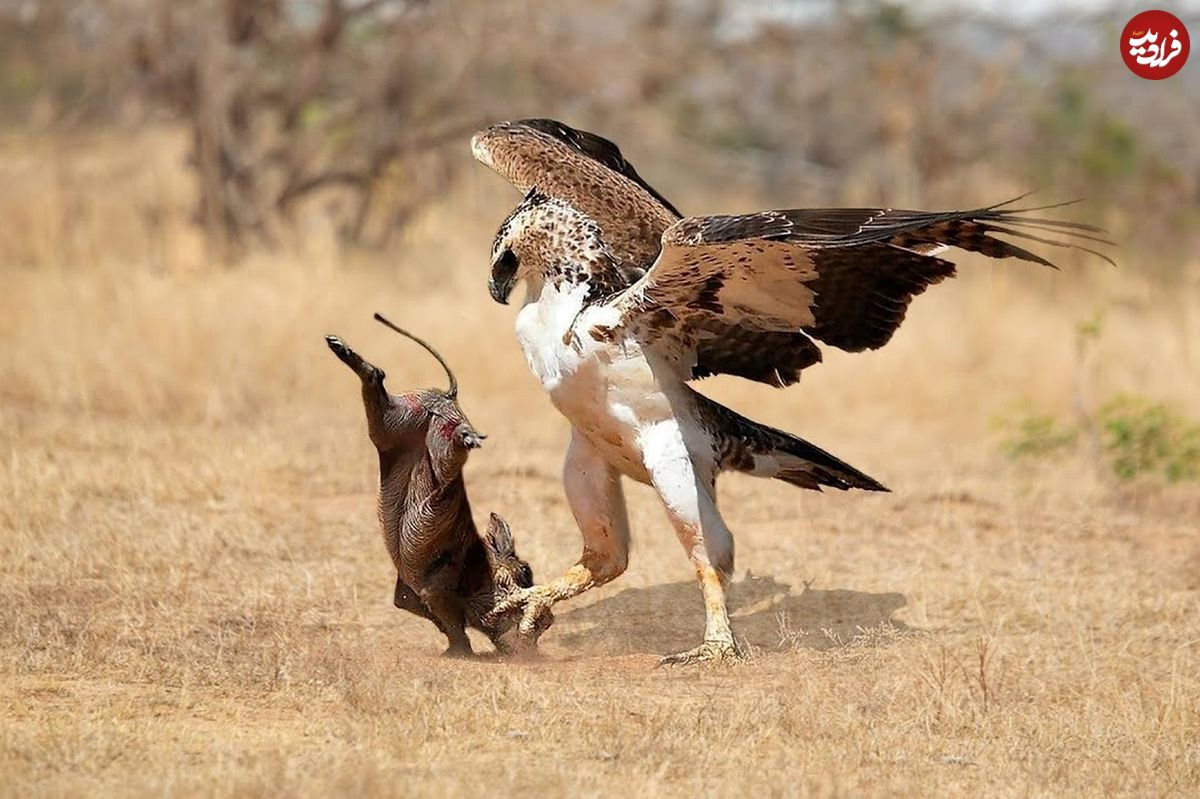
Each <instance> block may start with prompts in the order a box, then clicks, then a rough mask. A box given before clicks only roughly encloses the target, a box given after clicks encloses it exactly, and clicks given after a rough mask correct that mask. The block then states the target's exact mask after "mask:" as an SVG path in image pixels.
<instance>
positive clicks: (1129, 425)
mask: <svg viewBox="0 0 1200 799" xmlns="http://www.w3.org/2000/svg"><path fill="white" fill-rule="evenodd" d="M1099 423H1100V428H1101V430H1103V433H1104V452H1105V456H1106V458H1107V460H1108V461H1109V463H1110V464H1111V466H1112V470H1113V473H1114V474H1115V475H1116V476H1117V477H1119V478H1120V479H1122V480H1130V479H1132V478H1134V477H1138V476H1140V475H1144V474H1158V475H1161V476H1163V477H1165V478H1166V479H1167V480H1168V481H1170V482H1176V481H1178V480H1194V479H1197V478H1200V425H1197V424H1195V423H1194V422H1192V421H1191V420H1189V419H1187V418H1186V417H1184V416H1183V415H1182V414H1180V413H1179V412H1178V411H1176V410H1174V409H1173V408H1171V407H1170V406H1168V405H1166V404H1164V403H1161V402H1154V401H1152V400H1149V399H1147V398H1145V397H1138V396H1133V395H1121V396H1118V397H1116V398H1115V399H1113V400H1110V401H1109V402H1107V403H1106V404H1105V405H1104V406H1103V407H1102V408H1101V409H1100V414H1099Z"/></svg>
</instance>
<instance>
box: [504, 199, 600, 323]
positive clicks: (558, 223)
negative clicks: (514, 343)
mask: <svg viewBox="0 0 1200 799" xmlns="http://www.w3.org/2000/svg"><path fill="white" fill-rule="evenodd" d="M607 257H608V256H607V250H606V249H605V247H604V243H603V241H602V240H601V238H600V229H599V227H598V226H597V225H596V223H595V222H594V221H593V220H592V219H590V218H588V217H587V216H585V215H584V214H582V213H580V212H579V211H577V210H576V209H575V208H574V207H572V206H571V205H570V204H569V203H567V202H566V201H564V200H561V199H558V198H550V197H547V196H546V195H544V194H541V193H540V192H539V191H538V190H537V188H536V187H535V188H533V189H530V190H529V193H528V194H526V195H525V199H524V200H522V201H521V204H520V205H518V206H517V207H516V209H515V210H514V211H513V212H512V213H511V214H509V216H508V218H507V219H505V220H504V224H502V225H500V229H499V230H498V231H496V237H495V239H493V241H492V269H491V274H490V275H489V277H488V291H489V292H490V293H491V295H492V299H494V300H495V301H496V302H498V303H501V304H507V303H508V298H509V296H510V295H511V294H512V292H513V289H515V288H516V286H517V284H518V283H520V282H521V281H523V280H524V281H526V282H528V284H529V288H530V289H531V291H533V292H534V293H535V294H536V292H537V291H539V290H540V287H541V285H542V283H543V282H544V281H545V280H547V279H559V278H566V279H570V280H572V281H574V282H578V281H579V280H586V279H587V277H588V275H589V274H590V273H591V272H592V271H593V270H594V269H595V266H596V265H597V264H599V263H602V262H604V261H605V259H606V258H607Z"/></svg>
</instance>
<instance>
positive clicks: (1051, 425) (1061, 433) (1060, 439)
mask: <svg viewBox="0 0 1200 799" xmlns="http://www.w3.org/2000/svg"><path fill="white" fill-rule="evenodd" d="M996 426H997V427H998V428H999V429H1000V430H1001V431H1002V432H1003V434H1004V438H1003V440H1002V441H1001V444H1000V446H1001V449H1003V450H1004V453H1005V454H1006V455H1008V456H1009V457H1010V458H1014V459H1019V458H1044V457H1048V456H1050V455H1054V454H1056V453H1059V452H1061V451H1063V450H1065V449H1068V448H1070V447H1072V446H1074V445H1075V441H1076V440H1077V439H1078V438H1079V431H1078V430H1076V429H1075V428H1074V427H1072V426H1071V425H1067V424H1060V423H1059V422H1058V421H1057V420H1056V419H1055V418H1054V417H1053V416H1050V415H1048V414H1039V413H1035V412H1034V411H1033V410H1032V409H1031V408H1030V407H1029V406H1028V405H1022V406H1019V407H1018V408H1017V409H1016V410H1015V411H1014V412H1013V414H1012V415H1010V416H1005V417H1000V418H999V419H997V420H996Z"/></svg>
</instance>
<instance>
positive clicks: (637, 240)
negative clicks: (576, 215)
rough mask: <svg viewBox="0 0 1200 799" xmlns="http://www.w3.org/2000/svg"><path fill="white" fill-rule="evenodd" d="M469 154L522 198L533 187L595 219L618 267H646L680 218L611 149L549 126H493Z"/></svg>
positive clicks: (537, 122) (591, 137)
mask: <svg viewBox="0 0 1200 799" xmlns="http://www.w3.org/2000/svg"><path fill="white" fill-rule="evenodd" d="M471 152H472V153H473V154H474V156H475V158H476V160H478V161H480V162H481V163H483V164H485V165H487V166H489V167H491V168H492V169H494V170H496V172H498V173H500V174H501V175H502V176H504V177H505V178H507V179H508V180H509V182H511V183H512V184H513V185H514V186H516V187H517V188H518V189H520V190H521V191H523V192H526V191H529V190H530V189H535V188H536V189H537V190H538V191H539V192H540V193H542V194H544V195H546V196H548V197H554V198H557V199H561V200H565V201H566V202H569V203H570V204H571V205H572V206H573V207H574V208H575V209H577V210H578V211H580V212H581V213H583V214H586V215H587V216H589V217H591V218H592V219H593V220H595V222H596V223H597V224H598V225H599V226H600V230H601V232H602V235H603V237H604V241H605V244H606V245H607V246H608V247H609V249H610V250H611V252H612V254H613V256H614V257H615V258H616V259H617V261H618V262H620V263H621V264H622V265H623V266H624V267H629V268H637V269H643V270H644V269H646V268H647V267H648V266H649V265H650V264H651V263H653V261H654V258H655V257H656V256H657V255H658V249H659V246H660V239H661V237H662V234H663V231H665V230H666V229H667V228H668V227H670V226H671V225H672V224H674V223H675V222H676V221H677V220H678V219H679V218H680V213H679V211H677V210H676V209H675V206H673V205H671V203H670V202H668V201H667V200H666V198H664V197H663V196H662V194H660V193H659V192H658V191H656V190H655V189H654V188H653V187H652V186H651V185H650V184H649V183H647V182H646V181H645V180H643V179H642V176H641V175H639V174H638V173H637V170H636V169H634V168H633V165H632V164H630V163H629V162H628V161H626V160H625V157H624V156H623V155H622V154H621V150H620V148H618V147H617V145H615V144H613V143H612V142H611V141H609V140H608V139H605V138H603V137H601V136H597V135H596V134H594V133H588V132H587V131H583V130H576V129H575V128H572V127H570V126H569V125H565V124H563V123H561V122H556V121H555V120H552V119H523V120H518V121H516V122H502V123H500V124H498V125H493V126H491V127H490V128H487V129H486V130H482V131H480V132H479V133H476V134H475V136H474V137H473V138H472V139H471ZM637 274H640V272H638V273H637Z"/></svg>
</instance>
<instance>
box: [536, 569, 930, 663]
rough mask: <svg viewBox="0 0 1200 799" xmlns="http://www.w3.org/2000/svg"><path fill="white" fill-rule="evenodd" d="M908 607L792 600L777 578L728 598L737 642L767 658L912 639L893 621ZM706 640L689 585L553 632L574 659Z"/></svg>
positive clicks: (570, 619)
mask: <svg viewBox="0 0 1200 799" xmlns="http://www.w3.org/2000/svg"><path fill="white" fill-rule="evenodd" d="M907 603H908V600H907V598H906V597H905V596H904V595H903V594H899V593H884V594H876V593H870V592H865V591H851V590H848V589H844V588H837V589H830V590H823V589H813V588H809V587H808V586H807V585H806V586H804V587H803V589H802V590H800V591H799V592H793V590H792V587H791V586H790V585H788V584H787V583H781V582H779V581H777V580H776V579H775V578H774V577H756V576H754V575H751V574H749V573H747V574H746V576H745V577H744V578H743V579H741V580H737V581H734V582H733V584H732V585H731V586H730V591H729V613H730V617H731V618H732V621H733V628H734V633H735V635H737V637H738V639H739V640H743V641H745V642H746V643H749V644H750V645H751V646H752V647H753V648H755V649H758V650H761V651H766V652H782V651H789V650H794V649H797V648H806V649H831V648H834V647H840V646H845V645H847V644H851V643H856V644H857V643H868V644H874V643H880V642H883V641H886V640H888V639H890V638H894V637H896V636H899V635H904V634H906V633H909V632H915V631H914V630H913V628H911V627H909V625H907V624H905V623H904V622H903V621H901V620H899V619H896V618H893V614H894V613H895V612H896V611H897V610H899V609H900V608H902V607H904V606H905V605H906V604H907ZM703 634H704V602H703V600H702V599H701V596H700V589H699V586H698V585H697V584H696V583H695V582H692V581H685V582H679V583H667V584H665V585H655V586H649V587H647V588H627V589H625V590H624V591H621V592H620V593H618V594H615V595H613V596H611V597H607V598H605V599H601V600H598V601H597V602H594V603H592V604H591V605H588V606H586V607H582V608H577V609H573V610H570V611H568V612H565V613H561V614H560V615H559V616H558V620H557V622H556V623H555V625H554V629H553V631H552V635H553V637H554V639H555V643H556V644H558V645H561V646H563V647H564V648H566V649H569V650H570V651H572V652H573V653H577V654H580V655H609V656H611V655H629V654H639V653H654V654H663V653H665V652H674V651H680V650H684V649H689V648H691V647H693V646H695V645H696V644H697V643H699V641H700V639H701V638H702V637H703Z"/></svg>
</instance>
